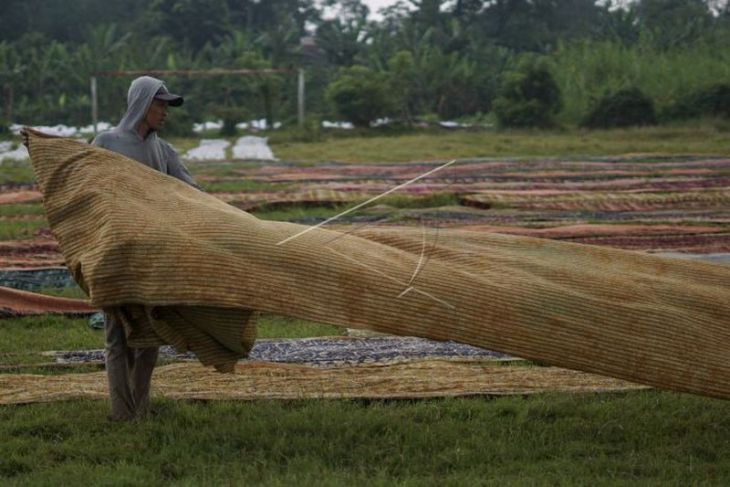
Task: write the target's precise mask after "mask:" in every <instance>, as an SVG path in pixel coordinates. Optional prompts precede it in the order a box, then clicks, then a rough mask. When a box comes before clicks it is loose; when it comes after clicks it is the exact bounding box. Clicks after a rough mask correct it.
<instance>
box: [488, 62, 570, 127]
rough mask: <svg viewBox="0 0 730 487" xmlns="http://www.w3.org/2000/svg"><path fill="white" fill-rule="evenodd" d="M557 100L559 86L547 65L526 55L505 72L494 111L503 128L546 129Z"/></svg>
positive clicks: (557, 106) (557, 105)
mask: <svg viewBox="0 0 730 487" xmlns="http://www.w3.org/2000/svg"><path fill="white" fill-rule="evenodd" d="M560 103H561V99H560V88H558V85H557V84H556V83H555V80H554V79H553V76H552V74H551V73H550V69H549V67H548V66H547V64H546V63H545V62H544V61H543V60H539V59H538V60H535V59H533V58H532V57H527V58H524V59H522V60H521V62H520V64H519V66H518V68H517V69H515V70H514V71H508V72H506V73H505V75H504V78H503V82H502V88H501V90H500V94H499V97H498V98H497V99H496V100H495V102H494V111H495V113H496V115H497V120H498V121H499V124H500V125H501V126H503V127H540V128H547V127H550V126H552V125H553V122H554V117H555V114H556V113H557V111H558V109H559V108H560Z"/></svg>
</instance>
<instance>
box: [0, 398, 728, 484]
mask: <svg viewBox="0 0 730 487" xmlns="http://www.w3.org/2000/svg"><path fill="white" fill-rule="evenodd" d="M153 408H154V410H155V413H156V414H155V415H154V416H153V417H151V418H149V419H145V420H142V421H139V422H135V423H126V424H118V423H109V422H108V421H107V420H106V404H105V403H104V402H103V401H72V402H65V403H52V404H33V405H28V406H5V407H0V437H1V438H3V441H2V442H0V479H2V481H3V485H27V484H32V485H59V484H60V485H75V484H84V485H102V484H103V485H151V484H174V485H264V486H266V485H272V486H274V485H276V486H283V485H300V486H308V485H312V486H322V485H324V486H327V485H332V486H339V485H363V486H365V485H367V486H371V485H383V486H390V485H403V486H421V485H434V486H436V485H438V486H442V485H453V486H464V485H563V484H566V485H628V484H631V485H693V484H697V485H727V483H728V482H730V460H728V459H730V435H728V430H729V429H730V414H728V413H730V403H728V402H725V401H718V400H708V399H702V398H697V397H691V396H685V395H676V394H669V393H659V392H635V393H630V394H615V395H608V394H604V395H583V396H579V395H542V396H536V397H529V398H521V397H511V398H502V399H495V400H486V399H481V398H471V399H444V400H432V401H431V400H429V401H370V402H368V401H346V400H338V401H327V400H320V401H255V402H224V401H221V402H189V401H170V400H155V401H154V404H153Z"/></svg>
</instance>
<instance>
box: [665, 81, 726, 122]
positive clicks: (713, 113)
mask: <svg viewBox="0 0 730 487" xmlns="http://www.w3.org/2000/svg"><path fill="white" fill-rule="evenodd" d="M702 116H709V117H723V118H730V84H728V83H716V84H713V85H709V86H705V87H703V88H700V89H698V90H696V91H694V92H693V93H691V94H690V95H689V96H687V97H685V98H683V99H681V100H679V101H678V102H677V103H675V104H674V105H673V106H672V107H670V109H669V110H668V113H667V118H672V119H687V118H695V117H702Z"/></svg>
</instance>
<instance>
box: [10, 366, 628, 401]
mask: <svg viewBox="0 0 730 487" xmlns="http://www.w3.org/2000/svg"><path fill="white" fill-rule="evenodd" d="M235 371H236V373H235V374H218V373H215V372H214V371H211V370H210V369H206V368H203V367H201V366H200V365H199V364H191V363H182V364H173V365H166V366H162V367H157V368H156V369H155V372H154V376H153V381H154V383H155V390H154V391H153V394H156V395H158V396H163V397H167V398H171V399H202V400H218V399H220V400H232V399H233V400H254V399H287V400H289V399H314V398H317V399H319V398H351V399H355V398H358V399H401V398H402V399H407V398H435V397H454V396H474V395H513V394H519V395H523V394H535V393H541V392H570V393H586V392H589V393H590V392H607V391H627V390H635V389H641V388H642V386H640V385H638V384H634V383H631V382H626V381H622V380H618V379H611V378H607V377H602V376H599V375H594V374H586V373H582V372H576V371H572V370H565V369H559V368H556V367H500V366H493V365H489V364H480V363H460V362H441V361H423V362H411V363H406V364H399V365H388V366H379V365H361V366H358V367H345V368H316V367H307V366H304V365H291V364H277V363H266V362H253V363H247V364H240V365H237V366H236V369H235ZM107 382H108V381H107V379H106V373H105V372H91V373H81V374H60V375H36V374H0V404H24V403H32V402H51V401H62V400H71V399H105V398H107V397H108V393H107V387H108V385H107Z"/></svg>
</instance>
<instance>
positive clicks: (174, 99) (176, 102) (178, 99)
mask: <svg viewBox="0 0 730 487" xmlns="http://www.w3.org/2000/svg"><path fill="white" fill-rule="evenodd" d="M155 99H156V100H162V101H166V102H167V103H168V104H169V105H170V106H171V107H179V106H180V105H182V104H183V102H184V101H185V100H184V99H183V97H182V96H180V95H173V94H172V93H170V92H169V91H167V87H165V85H162V86H161V87H160V89H159V90H157V93H155Z"/></svg>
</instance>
